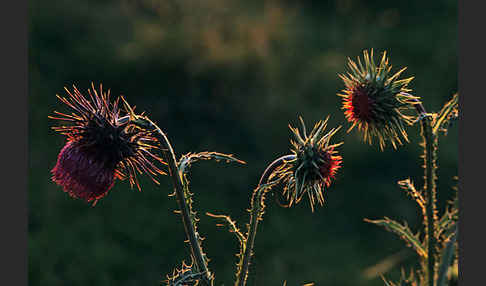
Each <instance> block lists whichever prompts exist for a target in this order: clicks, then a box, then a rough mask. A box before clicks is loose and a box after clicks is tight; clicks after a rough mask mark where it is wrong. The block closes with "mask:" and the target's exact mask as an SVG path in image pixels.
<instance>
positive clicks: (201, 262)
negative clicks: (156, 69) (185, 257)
mask: <svg viewBox="0 0 486 286" xmlns="http://www.w3.org/2000/svg"><path fill="white" fill-rule="evenodd" d="M145 120H147V121H148V122H149V123H150V125H151V127H152V128H154V129H155V130H156V131H157V139H158V140H159V141H160V143H161V144H162V145H163V147H165V148H166V149H167V150H164V152H163V153H164V157H165V159H166V161H167V163H168V165H169V174H170V176H171V178H172V183H173V184H174V189H175V194H176V198H177V203H178V205H179V209H180V210H181V214H182V215H181V217H182V223H183V225H184V230H185V232H186V234H187V237H188V238H189V245H190V248H191V253H192V256H193V257H194V258H195V262H196V265H197V267H198V268H199V271H200V272H202V273H204V274H205V280H203V281H204V282H205V283H206V284H207V285H213V281H214V280H213V278H212V275H211V272H210V271H209V269H208V267H207V263H206V260H205V259H204V254H203V251H202V247H201V245H200V243H199V240H198V238H197V236H196V230H195V229H194V225H193V224H192V223H191V219H190V217H189V207H188V205H187V203H186V200H185V198H184V185H183V183H182V178H181V174H180V173H179V169H178V168H177V160H176V157H175V153H174V150H173V149H172V146H171V145H170V142H169V139H168V138H167V136H166V135H165V133H164V132H163V131H162V130H161V129H160V128H159V127H158V126H157V125H156V124H155V123H153V122H152V121H151V120H150V119H148V118H145Z"/></svg>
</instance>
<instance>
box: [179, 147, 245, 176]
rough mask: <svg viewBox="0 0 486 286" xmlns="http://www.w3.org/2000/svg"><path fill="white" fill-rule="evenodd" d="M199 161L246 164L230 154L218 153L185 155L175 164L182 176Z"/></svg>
mask: <svg viewBox="0 0 486 286" xmlns="http://www.w3.org/2000/svg"><path fill="white" fill-rule="evenodd" d="M200 160H216V161H221V160H224V161H226V162H227V163H230V162H236V163H240V164H246V162H245V161H242V160H239V159H237V158H235V157H233V155H232V154H223V153H218V152H200V153H187V154H185V155H183V156H182V157H181V159H180V160H179V162H178V163H177V165H178V168H179V172H180V173H181V174H184V173H185V172H187V169H188V168H189V167H191V165H192V163H194V162H197V161H200Z"/></svg>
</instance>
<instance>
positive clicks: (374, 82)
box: [338, 50, 420, 150]
mask: <svg viewBox="0 0 486 286" xmlns="http://www.w3.org/2000/svg"><path fill="white" fill-rule="evenodd" d="M363 59H364V65H363V64H362V63H361V60H360V58H359V57H358V64H356V63H355V62H354V61H352V60H351V59H348V67H349V71H348V72H347V73H346V75H343V74H341V75H339V77H340V78H341V79H342V80H343V81H344V84H345V86H346V88H345V89H344V90H343V91H342V93H341V94H338V96H341V97H342V98H343V107H342V109H343V110H344V114H345V116H346V119H347V120H348V122H350V123H352V125H351V127H350V128H349V129H348V132H349V131H351V130H352V129H353V128H354V127H355V126H358V130H359V131H361V132H363V139H364V141H366V142H368V143H369V144H371V139H372V137H376V138H378V142H379V145H380V149H381V150H383V148H384V147H385V141H386V140H388V141H390V143H391V144H392V145H393V147H394V148H396V147H397V143H398V144H399V145H401V144H402V139H401V138H403V139H404V140H405V141H407V142H408V137H407V133H406V132H405V124H408V125H410V124H412V123H413V122H414V118H413V117H412V116H407V115H405V114H403V113H402V111H404V110H409V109H413V108H414V107H413V106H414V105H415V104H419V103H420V101H419V98H418V97H415V96H412V95H410V94H409V93H408V92H410V91H411V90H410V89H408V88H407V85H408V84H409V83H410V81H411V80H412V79H413V77H410V78H406V79H400V80H399V79H398V77H399V76H400V74H401V73H402V72H403V71H404V70H405V69H406V68H402V69H400V70H399V71H398V72H397V73H395V74H391V73H390V71H391V68H392V66H391V65H389V64H388V58H387V57H386V52H384V53H383V56H382V58H381V62H380V64H379V66H377V65H375V62H374V59H373V50H371V54H368V51H366V50H365V51H363Z"/></svg>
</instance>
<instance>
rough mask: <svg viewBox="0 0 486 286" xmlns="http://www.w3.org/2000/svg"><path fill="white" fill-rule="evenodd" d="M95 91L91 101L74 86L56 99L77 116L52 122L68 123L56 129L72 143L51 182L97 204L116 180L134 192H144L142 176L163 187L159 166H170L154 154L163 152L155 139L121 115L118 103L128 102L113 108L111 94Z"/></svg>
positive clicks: (62, 116) (64, 150)
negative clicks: (125, 180)
mask: <svg viewBox="0 0 486 286" xmlns="http://www.w3.org/2000/svg"><path fill="white" fill-rule="evenodd" d="M91 86H92V90H90V89H88V94H89V97H88V98H87V97H85V96H84V95H83V94H81V92H79V90H78V89H77V88H76V87H75V86H73V92H70V91H69V90H68V89H67V88H65V90H66V92H67V94H68V97H60V96H59V95H57V97H58V98H59V99H60V100H61V101H62V102H63V103H65V104H66V105H67V106H69V107H70V108H71V109H72V110H73V111H74V112H73V113H71V114H64V113H60V112H57V111H54V113H55V116H49V118H51V119H56V120H60V121H64V122H67V123H69V124H68V125H63V126H56V127H53V129H54V130H55V131H57V132H59V133H61V134H63V135H65V136H66V137H67V142H66V144H65V145H64V147H63V148H62V149H61V151H60V153H59V155H58V158H57V163H56V165H55V167H54V168H53V169H52V171H51V173H52V180H53V181H54V182H55V183H56V184H58V185H59V186H61V187H62V188H63V190H64V192H66V193H68V194H69V195H70V196H72V197H74V198H79V199H83V200H85V201H87V202H91V201H94V203H93V204H96V202H97V201H98V200H99V199H101V198H102V197H104V196H105V195H106V194H107V193H108V191H109V190H110V189H111V188H112V187H113V185H114V183H115V180H116V179H121V180H123V179H126V178H128V180H129V182H130V185H131V187H133V186H134V185H136V186H137V187H138V189H139V190H140V185H139V182H138V179H137V173H139V174H142V173H145V174H147V175H149V176H150V178H152V180H153V181H154V182H156V183H157V184H158V181H157V180H156V179H155V176H157V175H159V174H165V173H164V172H163V171H162V170H160V169H159V168H158V167H156V166H155V164H154V163H155V161H158V162H160V163H163V164H165V163H164V162H163V160H162V159H161V158H159V157H158V156H157V155H155V154H154V153H153V151H155V150H157V149H159V146H158V143H157V142H156V139H155V137H153V136H152V133H151V132H150V131H146V130H143V129H141V128H139V127H137V126H135V125H134V124H132V123H131V122H130V116H128V115H126V114H122V110H121V109H120V108H119V101H120V98H121V99H122V100H123V101H124V99H123V97H118V98H117V99H116V100H115V101H114V102H110V91H109V90H108V92H103V90H102V86H101V85H100V89H99V92H97V91H96V90H95V88H94V86H93V84H91ZM124 104H125V106H128V104H127V103H126V102H125V101H124ZM123 113H126V112H123Z"/></svg>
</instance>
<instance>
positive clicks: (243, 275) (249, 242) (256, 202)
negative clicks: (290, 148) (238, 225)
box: [235, 155, 295, 286]
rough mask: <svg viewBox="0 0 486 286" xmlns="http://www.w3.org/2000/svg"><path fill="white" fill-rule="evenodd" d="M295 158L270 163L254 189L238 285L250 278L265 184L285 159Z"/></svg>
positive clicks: (237, 277)
mask: <svg viewBox="0 0 486 286" xmlns="http://www.w3.org/2000/svg"><path fill="white" fill-rule="evenodd" d="M293 158H295V155H285V156H282V157H280V158H278V159H276V160H275V161H273V162H272V163H271V164H270V165H268V167H267V168H266V169H265V171H264V172H263V174H262V176H261V177H260V182H259V183H258V187H257V188H256V189H255V190H254V191H253V195H252V197H251V210H250V225H249V227H248V235H247V238H246V242H245V244H244V245H243V251H244V254H243V256H242V257H241V259H240V262H239V263H238V268H239V269H238V272H237V274H236V282H235V285H236V286H244V285H246V281H247V279H248V269H249V267H250V260H251V256H252V255H253V246H254V244H255V237H256V232H257V228H258V221H259V220H261V219H262V215H263V210H264V209H265V204H264V200H265V193H266V189H267V188H265V187H264V186H263V185H264V184H265V183H267V181H268V178H269V177H270V175H271V174H272V172H273V171H274V170H275V169H276V168H278V167H279V166H281V165H282V164H284V163H285V161H288V160H291V159H293Z"/></svg>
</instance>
